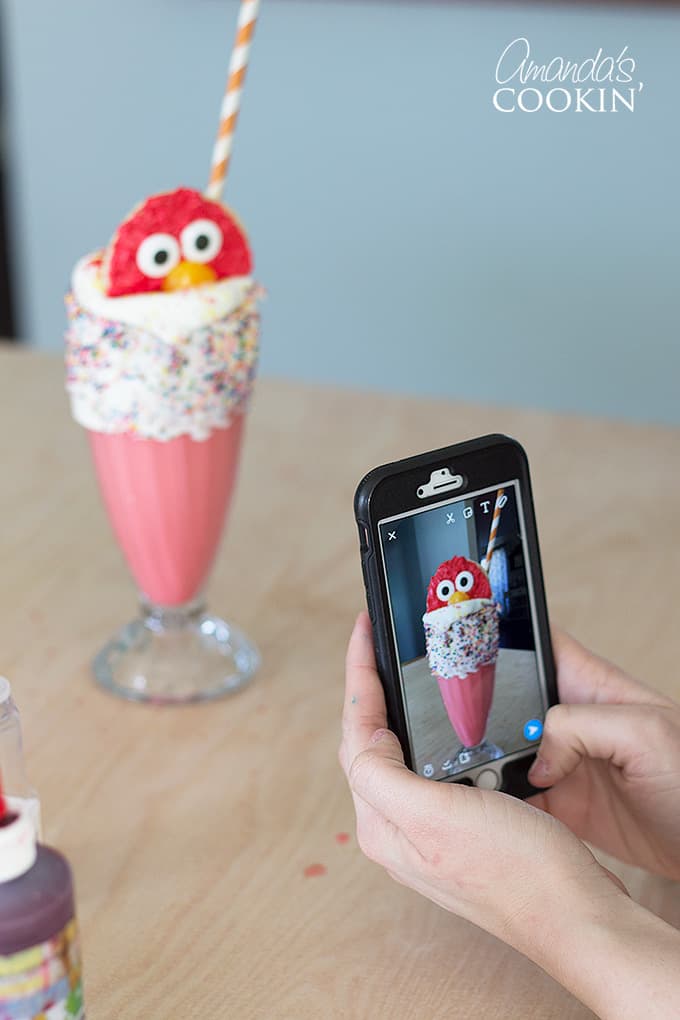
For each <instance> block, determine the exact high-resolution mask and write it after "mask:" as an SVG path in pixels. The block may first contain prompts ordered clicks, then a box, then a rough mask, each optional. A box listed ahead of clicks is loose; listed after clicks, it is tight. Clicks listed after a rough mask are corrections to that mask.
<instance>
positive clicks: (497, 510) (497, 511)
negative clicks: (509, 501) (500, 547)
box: [482, 489, 505, 573]
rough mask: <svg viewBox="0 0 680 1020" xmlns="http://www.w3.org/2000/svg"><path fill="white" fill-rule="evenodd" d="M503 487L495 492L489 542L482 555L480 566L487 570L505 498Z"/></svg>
mask: <svg viewBox="0 0 680 1020" xmlns="http://www.w3.org/2000/svg"><path fill="white" fill-rule="evenodd" d="M504 492H505V489H499V490H498V492H497V493H496V504H495V506H494V508H493V517H492V518H491V531H490V532H489V543H488V545H487V547H486V556H485V557H484V563H483V564H482V566H483V567H484V569H485V570H486V571H487V573H488V571H489V565H490V563H491V557H492V556H493V549H494V546H495V544H496V535H497V534H498V523H499V521H500V519H501V510H502V509H503V507H504V506H505V500H504V499H503V494H504Z"/></svg>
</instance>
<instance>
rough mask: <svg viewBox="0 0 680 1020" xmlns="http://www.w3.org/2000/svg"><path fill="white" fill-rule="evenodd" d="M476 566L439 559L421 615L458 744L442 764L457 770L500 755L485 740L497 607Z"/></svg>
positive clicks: (496, 637) (430, 657)
mask: <svg viewBox="0 0 680 1020" xmlns="http://www.w3.org/2000/svg"><path fill="white" fill-rule="evenodd" d="M491 594H492V593H491V586H490V584H489V578H488V575H487V573H486V570H485V569H484V568H483V567H482V566H481V564H479V563H476V562H475V561H474V560H470V559H468V558H467V557H464V556H453V557H452V558H451V559H450V560H445V561H444V562H443V563H441V564H440V565H439V566H438V567H437V570H436V571H435V573H434V574H433V575H432V578H431V580H430V584H429V587H428V592H427V611H426V612H425V615H424V616H423V626H424V628H425V647H426V649H427V659H428V665H429V667H430V671H431V673H432V676H433V678H434V679H435V680H436V681H437V685H438V687H439V693H440V695H441V699H442V702H443V704H444V708H445V709H446V714H447V716H448V718H449V722H450V723H451V726H452V727H453V729H454V731H455V732H456V734H457V736H458V738H459V740H460V742H461V744H462V745H463V746H462V747H461V748H460V750H459V751H458V752H457V754H456V755H454V756H453V757H449V758H447V760H446V762H445V763H443V765H442V768H443V769H444V771H449V772H456V771H459V770H460V769H463V768H470V766H472V765H477V764H481V763H482V762H484V761H490V760H492V759H494V758H499V757H501V755H502V753H503V752H502V751H501V750H500V748H498V747H497V746H496V745H495V744H493V743H491V741H489V740H487V739H486V736H485V734H486V726H487V721H488V718H489V712H490V710H491V703H492V701H493V694H494V686H495V679H496V659H497V657H498V643H499V626H498V606H497V605H496V603H495V602H494V601H493V598H492V597H491Z"/></svg>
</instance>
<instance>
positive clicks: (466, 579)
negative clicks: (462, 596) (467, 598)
mask: <svg viewBox="0 0 680 1020" xmlns="http://www.w3.org/2000/svg"><path fill="white" fill-rule="evenodd" d="M474 583H475V579H474V577H473V576H472V574H471V573H470V571H469V570H461V572H460V574H456V588H457V589H458V591H463V592H468V591H470V589H471V588H472V586H473V585H474Z"/></svg>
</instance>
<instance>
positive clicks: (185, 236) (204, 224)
mask: <svg viewBox="0 0 680 1020" xmlns="http://www.w3.org/2000/svg"><path fill="white" fill-rule="evenodd" d="M179 236H180V240H181V242H182V253H183V254H184V258H185V259H188V260H189V262H212V260H213V259H214V258H215V256H216V255H218V254H219V252H220V251H221V249H222V231H221V230H220V228H219V227H218V226H217V224H216V223H214V222H213V220H193V221H192V222H191V223H188V224H187V226H186V227H185V228H184V230H183V231H182V233H181V234H180V235H179Z"/></svg>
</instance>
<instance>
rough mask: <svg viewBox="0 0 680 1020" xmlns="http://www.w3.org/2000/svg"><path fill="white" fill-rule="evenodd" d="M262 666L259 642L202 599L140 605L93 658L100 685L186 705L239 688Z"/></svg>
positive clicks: (122, 694) (136, 697)
mask: <svg viewBox="0 0 680 1020" xmlns="http://www.w3.org/2000/svg"><path fill="white" fill-rule="evenodd" d="M259 665H260V656H259V653H258V651H257V648H256V647H255V645H253V644H252V643H251V642H250V641H249V640H248V638H247V637H246V636H245V634H243V633H242V632H241V631H240V630H238V628H236V627H234V626H232V624H230V623H227V622H226V621H225V620H221V619H220V618H219V617H217V616H211V615H210V614H209V613H206V612H205V609H204V606H203V605H202V604H192V605H188V606H177V607H172V608H169V609H168V608H164V607H160V606H151V605H148V604H143V605H142V615H141V616H140V617H138V618H137V619H136V620H133V621H132V622H131V623H129V624H127V626H125V627H123V628H122V629H121V630H120V631H118V633H117V634H116V635H115V636H114V637H113V638H112V640H111V641H109V642H108V644H106V645H105V646H104V648H102V650H101V651H100V652H99V653H98V654H97V656H96V657H95V659H94V662H93V670H94V675H95V679H96V681H97V683H98V684H100V685H101V686H102V687H104V688H106V690H107V691H111V693H112V694H117V695H119V696H120V697H123V698H128V699H130V700H132V701H146V702H150V703H152V704H182V703H184V702H189V701H204V700H207V699H210V698H219V697H221V696H222V695H224V694H230V693H232V692H234V691H237V690H239V689H240V688H241V687H243V686H244V685H245V684H247V683H248V681H249V680H250V679H251V677H252V676H253V674H254V673H255V672H256V670H257V668H258V667H259Z"/></svg>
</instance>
